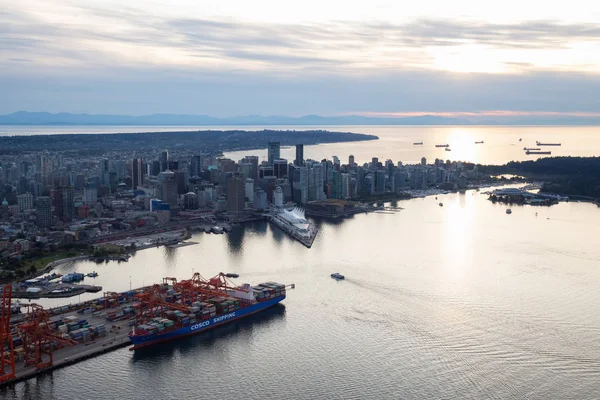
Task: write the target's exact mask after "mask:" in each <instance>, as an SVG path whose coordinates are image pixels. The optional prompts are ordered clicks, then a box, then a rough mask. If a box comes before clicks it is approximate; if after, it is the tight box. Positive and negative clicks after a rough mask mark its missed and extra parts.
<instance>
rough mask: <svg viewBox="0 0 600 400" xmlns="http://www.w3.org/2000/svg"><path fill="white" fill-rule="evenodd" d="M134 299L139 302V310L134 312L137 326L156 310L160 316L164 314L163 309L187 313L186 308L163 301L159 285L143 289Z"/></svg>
mask: <svg viewBox="0 0 600 400" xmlns="http://www.w3.org/2000/svg"><path fill="white" fill-rule="evenodd" d="M134 297H135V299H136V300H137V301H138V302H139V310H137V312H136V319H137V323H138V324H142V323H144V322H145V321H146V319H147V317H148V316H149V315H150V316H153V315H154V312H155V311H156V310H158V311H159V312H160V314H161V315H162V314H164V311H165V309H172V310H178V311H182V312H185V313H189V309H188V307H187V306H184V305H181V304H175V303H170V302H167V301H165V299H164V298H163V295H162V293H161V290H160V285H153V286H151V287H149V288H147V289H145V290H144V291H143V292H142V293H138V294H136V295H135V296H134Z"/></svg>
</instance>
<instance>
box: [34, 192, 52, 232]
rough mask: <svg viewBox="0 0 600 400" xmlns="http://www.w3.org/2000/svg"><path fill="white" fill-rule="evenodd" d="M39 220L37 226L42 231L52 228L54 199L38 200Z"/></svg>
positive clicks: (43, 198)
mask: <svg viewBox="0 0 600 400" xmlns="http://www.w3.org/2000/svg"><path fill="white" fill-rule="evenodd" d="M36 211H37V219H36V225H37V226H38V227H40V228H42V229H46V228H49V227H50V226H52V199H51V198H50V197H48V196H40V197H38V198H37V199H36Z"/></svg>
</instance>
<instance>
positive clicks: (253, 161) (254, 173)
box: [240, 156, 258, 179]
mask: <svg viewBox="0 0 600 400" xmlns="http://www.w3.org/2000/svg"><path fill="white" fill-rule="evenodd" d="M240 163H244V164H245V163H248V164H250V165H252V167H251V168H250V175H248V176H246V175H244V177H245V178H252V179H258V156H246V157H244V158H242V160H241V161H240Z"/></svg>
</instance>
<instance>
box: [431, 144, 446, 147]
mask: <svg viewBox="0 0 600 400" xmlns="http://www.w3.org/2000/svg"><path fill="white" fill-rule="evenodd" d="M435 147H450V145H449V144H436V145H435Z"/></svg>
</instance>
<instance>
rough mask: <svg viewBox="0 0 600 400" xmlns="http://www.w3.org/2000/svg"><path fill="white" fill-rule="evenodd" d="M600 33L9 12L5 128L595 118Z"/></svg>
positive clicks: (249, 10)
mask: <svg viewBox="0 0 600 400" xmlns="http://www.w3.org/2000/svg"><path fill="white" fill-rule="evenodd" d="M259 10H260V11H259ZM264 10H268V11H269V12H265V11H264ZM598 20H600V9H598V8H597V7H596V8H595V6H594V5H593V4H592V5H590V4H588V3H583V2H579V1H575V2H574V3H570V4H569V5H565V4H547V3H541V2H529V3H527V4H526V5H524V4H522V3H521V2H516V1H509V2H508V3H503V4H502V6H499V5H498V6H493V5H491V6H488V5H486V6H483V5H481V4H479V3H477V2H472V1H459V2H455V3H452V6H450V5H444V4H438V3H436V2H422V3H419V4H410V5H406V4H403V5H401V6H400V5H399V4H394V3H393V2H385V1H376V2H375V3H373V4H372V3H370V4H369V5H349V4H341V3H339V2H328V3H326V4H323V3H321V2H320V3H316V2H304V3H302V4H291V5H285V6H284V5H282V4H280V3H276V2H267V1H265V2H260V4H254V6H253V7H249V6H248V5H247V4H244V3H243V2H233V1H230V2H221V3H219V5H212V6H210V7H207V6H205V5H200V4H197V3H195V2H191V1H182V2H179V3H178V6H177V7H172V6H170V5H169V4H167V3H166V2H161V1H158V2H154V3H152V4H151V5H147V4H146V3H145V2H141V1H132V2H129V3H128V4H127V6H124V5H122V4H121V3H119V2H116V1H110V2H102V3H97V4H91V3H89V2H82V1H70V2H66V1H62V2H58V3H53V4H52V5H49V4H47V3H45V2H41V1H30V2H27V3H11V4H9V5H7V7H5V11H4V13H3V14H2V15H1V16H0V22H1V23H0V33H1V34H2V37H3V44H4V46H3V51H2V53H1V54H0V65H1V66H2V68H3V76H2V77H1V78H0V83H1V84H2V86H3V87H4V88H5V90H6V92H7V93H8V94H9V96H6V97H5V98H4V100H0V113H11V112H16V111H19V110H26V111H48V112H73V113H79V112H87V113H115V114H135V115H139V114H149V113H182V114H208V115H213V116H217V117H223V116H234V115H248V114H262V115H290V116H300V115H306V114H321V115H348V114H356V115H370V116H373V115H375V116H379V115H387V116H389V115H414V114H415V113H416V114H422V113H427V114H433V115H444V116H453V117H456V116H464V115H465V113H468V114H473V113H474V114H476V115H486V116H490V117H491V116H494V115H506V114H508V115H514V114H518V115H526V116H530V115H532V116H540V115H546V114H547V113H550V114H551V115H570V116H571V115H572V116H578V115H580V114H582V113H583V115H594V116H596V115H597V114H598V113H599V112H600V109H599V108H598V105H597V101H595V93H597V92H598V90H600V88H599V86H598V85H599V83H598V79H597V77H598V74H599V73H600V67H599V66H600V58H598V57H600V56H599V54H600V51H599V50H600V48H599V46H600V44H599V42H598V37H599V36H600V35H599V32H600V25H599V24H598V23H597V21H598Z"/></svg>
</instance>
